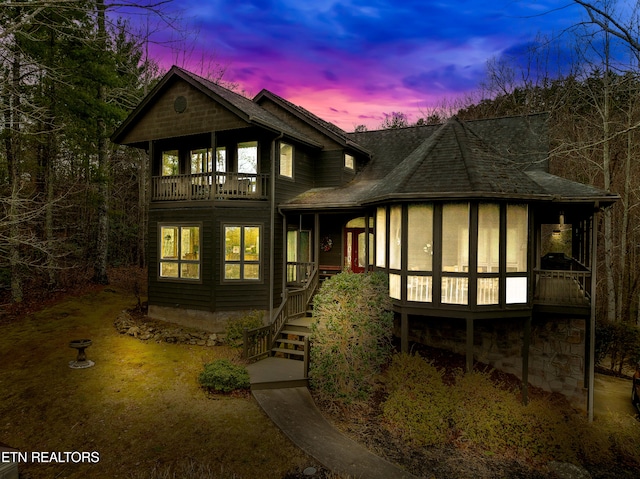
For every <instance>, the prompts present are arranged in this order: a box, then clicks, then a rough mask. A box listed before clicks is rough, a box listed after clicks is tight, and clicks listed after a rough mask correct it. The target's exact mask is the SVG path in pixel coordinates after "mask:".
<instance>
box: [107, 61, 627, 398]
mask: <svg viewBox="0 0 640 479" xmlns="http://www.w3.org/2000/svg"><path fill="white" fill-rule="evenodd" d="M546 119H547V117H546V115H542V114H541V115H532V116H527V117H511V118H500V119H491V120H477V121H469V122H463V121H460V120H458V119H457V118H453V119H451V120H449V121H448V122H446V123H445V124H443V125H428V126H420V127H410V128H403V129H390V130H380V131H371V132H358V133H346V132H344V131H343V130H341V129H340V128H338V127H336V126H335V125H333V124H330V123H328V122H325V121H323V120H321V119H320V118H318V117H317V116H315V115H313V114H311V113H310V112H308V111H307V110H305V109H303V108H301V107H298V106H296V105H294V104H292V103H290V102H288V101H286V100H285V99H283V98H280V97H279V96H277V95H275V94H273V93H271V92H269V91H266V90H263V91H262V92H260V93H259V94H258V95H257V96H256V97H255V98H254V99H253V100H250V99H247V98H245V97H243V96H241V95H238V94H236V93H234V92H231V91H229V90H227V89H225V88H223V87H221V86H219V85H216V84H214V83H212V82H210V81H208V80H205V79H203V78H201V77H199V76H196V75H194V74H192V73H189V72H187V71H185V70H183V69H180V68H177V67H173V68H172V69H171V70H170V71H169V72H168V73H167V74H166V75H165V76H164V78H163V79H162V80H161V81H160V82H159V83H158V85H157V86H156V87H155V88H154V89H153V91H152V92H151V93H150V94H149V95H148V96H147V97H146V98H145V99H144V101H143V102H142V103H141V104H140V105H139V106H138V108H137V109H136V110H135V111H134V112H133V113H132V114H131V115H130V116H129V118H128V119H127V120H126V121H125V122H124V123H123V124H122V125H121V126H120V128H119V129H118V130H117V131H116V132H115V133H114V134H113V136H112V139H113V141H114V142H116V143H119V144H124V145H129V146H134V147H137V148H142V149H145V150H146V151H147V152H148V155H149V159H150V162H151V167H150V168H149V171H150V178H149V184H150V188H151V200H150V201H151V202H150V208H149V222H148V225H149V226H148V228H149V231H148V233H149V234H148V237H149V246H148V262H149V315H150V316H153V317H157V318H160V319H167V320H171V321H174V322H181V323H184V324H191V325H198V326H201V327H205V328H207V329H209V330H214V331H215V330H222V328H223V327H224V324H225V322H226V321H229V320H233V318H234V317H237V316H238V315H241V314H245V313H246V312H247V311H251V310H261V311H265V313H266V315H265V317H266V318H267V321H273V322H274V324H276V328H278V327H280V326H281V323H282V322H283V321H286V319H287V315H288V314H290V312H291V311H292V310H291V309H290V308H289V309H287V306H286V305H285V302H286V300H287V299H290V298H292V297H293V296H294V295H295V294H296V292H299V291H301V290H304V289H307V290H308V289H313V287H315V285H316V284H317V281H318V278H321V277H326V276H329V275H331V274H334V273H335V272H338V271H345V270H349V271H352V272H355V273H358V272H365V271H373V270H382V271H385V272H386V273H388V275H389V284H390V288H389V294H390V296H391V298H392V299H393V302H394V310H395V312H396V314H397V318H398V334H399V336H400V337H401V340H402V345H403V348H406V347H407V344H408V341H409V340H410V339H417V340H422V341H424V342H429V343H433V344H434V345H438V346H445V347H452V348H453V349H456V348H457V346H456V344H458V343H460V344H461V345H462V346H461V351H462V352H466V353H467V357H468V363H469V364H470V363H471V361H473V360H474V358H475V359H476V360H477V359H486V360H488V361H489V362H491V363H493V364H496V365H497V367H501V366H502V367H503V369H507V370H509V369H510V367H509V366H506V367H505V364H506V363H507V362H506V361H505V364H501V362H500V361H501V360H498V359H496V358H497V357H498V356H499V355H500V354H501V355H502V357H503V358H504V357H505V355H506V356H509V354H510V353H505V349H509V348H508V347H507V348H505V347H502V346H500V344H502V343H504V342H505V340H504V338H503V339H499V340H495V335H496V333H495V331H493V332H489V333H487V336H486V337H489V338H492V337H493V338H494V339H493V340H491V339H489V344H487V341H486V340H485V339H486V337H485V335H484V332H483V331H484V330H485V329H486V330H487V331H492V325H494V324H500V325H501V326H500V327H501V328H503V329H502V331H504V335H505V338H507V339H509V338H513V337H515V343H516V345H515V346H514V347H515V348H516V349H517V350H518V351H520V350H526V351H528V349H529V345H530V344H531V345H533V346H534V349H535V348H536V347H537V346H535V345H536V340H537V339H540V338H541V341H545V340H548V339H549V337H551V336H553V337H554V338H556V339H557V337H556V336H557V335H555V334H556V333H557V330H558V327H557V324H562V325H563V327H562V328H560V329H562V331H565V332H566V331H568V332H567V333H566V338H565V339H566V341H561V342H562V343H563V345H561V346H559V347H561V348H565V346H566V349H567V351H564V352H565V353H568V356H569V359H568V360H567V362H568V363H575V356H576V355H577V356H580V357H581V358H582V363H581V365H580V366H579V367H578V369H579V371H578V372H577V374H576V371H575V369H576V368H575V366H571V367H573V369H574V371H573V373H571V374H569V375H568V376H567V375H566V374H565V375H561V377H560V378H559V379H558V377H556V376H557V375H556V376H554V377H552V378H546V379H545V378H543V379H540V380H538V379H536V381H537V382H538V383H539V384H536V385H540V386H541V387H546V388H547V389H550V390H557V389H560V390H561V392H565V393H566V392H567V389H572V388H573V389H575V390H576V391H579V390H581V389H582V388H584V386H585V384H574V382H578V383H579V382H580V381H579V380H576V379H575V376H576V375H580V374H582V375H583V376H584V378H586V376H587V374H586V364H587V363H589V361H588V357H589V351H588V349H589V348H588V345H589V342H590V341H589V338H590V332H591V331H592V329H591V326H590V325H591V322H592V319H593V314H594V313H593V305H594V302H595V287H594V284H595V281H594V277H593V276H594V274H595V266H596V256H595V248H596V238H597V235H596V228H595V225H596V218H597V214H598V211H600V210H601V209H602V208H606V207H608V206H609V205H611V204H612V203H613V202H614V201H615V200H616V196H615V195H611V194H608V193H606V192H604V191H601V190H598V189H596V188H593V187H591V186H587V185H582V184H578V183H575V182H572V181H569V180H566V179H562V178H559V177H557V176H554V175H551V174H550V173H549V172H548V160H547V154H548V144H547V141H548V140H547V130H546ZM309 297H310V295H309V294H307V295H305V296H304V299H303V300H302V301H307V300H308V298H309ZM283 308H284V309H283ZM298 309H300V307H299V306H298ZM283 311H284V313H283ZM287 311H289V313H287ZM276 316H277V317H276ZM532 321H533V324H534V326H533V329H534V332H533V337H531V324H532ZM451 324H460V325H461V328H459V329H460V331H461V334H458V333H456V332H455V331H454V332H453V333H452V334H450V335H449V336H448V337H446V338H445V337H444V336H443V335H442V334H439V333H436V332H434V331H436V330H439V329H442V327H443V326H444V329H445V330H447V328H448V326H449V325H451ZM476 324H478V325H479V326H480V327H476ZM505 324H506V325H507V326H504V325H505ZM510 325H515V329H514V328H512V327H511V326H510ZM454 329H455V328H454ZM513 331H515V334H514V333H513ZM522 331H525V334H524V342H525V344H524V348H523V342H522V339H521V338H522V336H523V334H522ZM576 331H577V332H576ZM563 334H565V333H563ZM576 334H577V337H578V339H576ZM554 335H555V336H554ZM492 341H493V343H496V342H497V343H500V344H498V346H495V344H493V343H492ZM507 342H509V341H507ZM547 342H548V341H547ZM575 344H578V347H577V348H576V347H574V345H575ZM567 345H568V346H567ZM494 346H495V347H494ZM512 346H513V345H512ZM540 348H542V349H543V350H544V349H545V346H544V345H543V346H540ZM544 354H546V353H544V351H543V352H541V353H540V355H541V356H544ZM497 355H498V356H497ZM516 356H519V357H520V361H519V363H518V364H517V365H516V366H513V367H511V369H513V371H511V370H509V372H514V373H515V374H518V375H520V376H521V377H523V379H524V380H526V379H527V376H528V372H529V370H530V369H533V370H535V369H536V367H537V366H536V364H537V363H536V356H535V352H534V353H533V354H516ZM556 356H557V354H556ZM492 358H493V359H492ZM511 363H513V361H511ZM543 363H544V364H543ZM539 366H540V368H541V369H544V370H546V369H550V367H549V365H548V364H546V363H545V361H544V360H542V361H541V364H540V365H539ZM556 369H557V368H556ZM538 376H545V373H544V371H542V372H540V373H536V372H534V373H533V374H532V375H529V376H528V377H529V378H531V377H534V378H538ZM567 377H569V378H570V379H569V380H568V379H567ZM554 378H555V379H554ZM554 381H555V383H554ZM558 381H560V382H561V383H562V384H560V385H558Z"/></svg>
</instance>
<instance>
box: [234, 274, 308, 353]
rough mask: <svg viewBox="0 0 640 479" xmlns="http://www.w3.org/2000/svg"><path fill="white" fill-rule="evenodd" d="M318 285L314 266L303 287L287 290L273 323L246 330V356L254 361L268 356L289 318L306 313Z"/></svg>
mask: <svg viewBox="0 0 640 479" xmlns="http://www.w3.org/2000/svg"><path fill="white" fill-rule="evenodd" d="M317 287H318V268H317V267H314V268H313V270H312V271H311V275H310V277H309V280H308V281H307V282H306V283H305V284H304V286H303V287H301V288H298V289H294V290H288V291H286V292H285V297H284V299H283V301H282V303H281V304H280V306H279V307H278V309H276V311H275V312H274V314H273V316H272V317H271V324H268V325H266V326H262V327H260V328H254V329H245V330H244V338H243V344H244V351H243V356H244V358H245V359H248V360H250V361H253V360H257V359H262V358H264V357H267V356H268V355H269V353H270V351H271V348H273V345H274V342H275V340H276V338H277V337H278V335H279V334H280V331H282V329H283V328H284V325H285V324H286V322H287V320H288V319H293V318H297V317H300V316H304V315H305V314H306V312H307V307H308V305H309V301H311V298H312V297H313V294H314V293H315V291H316V288H317Z"/></svg>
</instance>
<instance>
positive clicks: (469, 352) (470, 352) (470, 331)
mask: <svg viewBox="0 0 640 479" xmlns="http://www.w3.org/2000/svg"><path fill="white" fill-rule="evenodd" d="M466 369H467V372H468V373H470V372H472V371H473V318H467V367H466Z"/></svg>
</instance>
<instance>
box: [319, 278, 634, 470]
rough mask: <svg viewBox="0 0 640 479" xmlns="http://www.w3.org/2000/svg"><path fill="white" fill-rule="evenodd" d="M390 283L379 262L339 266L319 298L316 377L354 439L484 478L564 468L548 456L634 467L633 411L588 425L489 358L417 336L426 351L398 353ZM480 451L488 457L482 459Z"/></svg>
mask: <svg viewBox="0 0 640 479" xmlns="http://www.w3.org/2000/svg"><path fill="white" fill-rule="evenodd" d="M387 288H388V284H387V282H386V277H385V275H382V274H380V273H374V274H365V275H363V274H352V273H341V274H338V275H336V276H334V277H333V278H332V279H330V280H327V281H325V282H324V283H323V284H322V286H321V287H320V290H319V292H318V294H317V295H316V296H315V298H314V322H313V323H312V336H311V366H310V380H311V387H312V389H313V392H314V397H315V399H316V401H317V402H318V404H320V405H321V407H322V408H323V410H324V411H325V413H326V414H327V415H329V416H330V417H332V418H333V420H334V421H336V422H337V423H338V424H339V425H341V426H342V427H343V428H344V429H345V430H346V431H347V433H350V434H352V435H353V437H354V438H355V439H356V440H358V441H360V442H362V443H365V444H367V445H368V446H369V447H370V448H372V449H373V450H374V451H375V452H376V453H378V454H380V455H382V456H385V457H387V458H388V459H390V460H391V461H395V462H398V463H400V464H402V465H403V466H405V467H407V468H408V470H410V471H411V472H412V473H414V474H416V475H417V476H419V477H478V474H479V473H480V472H481V471H482V467H485V468H486V472H483V473H482V474H481V475H482V476H483V477H526V478H529V477H531V478H532V477H556V476H554V475H553V474H554V473H553V472H550V471H549V467H548V465H549V464H550V463H567V464H573V465H579V466H581V467H587V468H590V469H591V471H592V472H593V477H609V476H606V475H601V474H600V473H601V472H602V471H614V473H615V476H611V477H623V478H624V477H629V478H631V477H634V475H635V473H636V471H637V468H639V467H640V459H639V458H640V427H639V426H638V423H637V421H635V420H634V418H633V417H631V416H622V415H609V416H607V417H602V418H599V419H598V421H597V423H591V424H590V423H589V422H588V421H587V419H586V418H585V416H584V414H581V413H579V412H577V411H575V410H574V409H573V408H571V407H570V405H569V404H568V403H567V402H566V400H564V399H563V398H562V397H560V396H554V395H551V394H548V393H545V392H543V391H540V390H536V389H535V388H532V389H533V390H532V393H531V399H530V401H529V402H528V404H527V405H523V404H522V397H521V393H520V382H519V381H518V380H517V378H515V377H512V376H509V375H506V374H501V373H499V372H497V371H491V369H490V368H488V367H484V371H480V370H477V371H474V372H472V373H469V374H467V373H465V372H464V370H463V367H464V366H463V364H464V361H463V358H460V357H457V356H455V355H446V354H442V353H441V352H437V351H436V350H433V349H431V348H426V347H424V346H419V345H416V346H417V348H418V349H422V351H423V352H424V353H425V355H426V357H424V358H423V357H421V356H420V354H399V353H395V354H392V344H391V333H392V329H393V317H392V315H390V312H389V310H390V304H389V302H388V290H387ZM428 356H433V357H434V359H437V360H438V365H437V366H436V363H435V362H434V360H429V359H428ZM443 358H444V359H443ZM451 358H455V359H454V360H453V361H452V360H451ZM477 367H482V365H477ZM445 457H446V459H445ZM452 457H454V458H455V460H454V461H452V459H451V458H452ZM478 457H483V458H484V459H483V461H480V463H482V464H483V466H477V465H476V466H475V467H474V466H473V465H472V464H474V463H476V462H477V458H478ZM500 471H502V472H500Z"/></svg>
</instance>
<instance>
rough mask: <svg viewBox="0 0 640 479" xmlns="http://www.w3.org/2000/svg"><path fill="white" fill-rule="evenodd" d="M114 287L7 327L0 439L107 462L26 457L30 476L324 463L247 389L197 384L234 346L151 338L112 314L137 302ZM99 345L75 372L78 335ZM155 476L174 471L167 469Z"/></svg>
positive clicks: (0, 351) (225, 470)
mask: <svg viewBox="0 0 640 479" xmlns="http://www.w3.org/2000/svg"><path fill="white" fill-rule="evenodd" d="M135 302H136V299H135V298H134V297H133V296H132V295H131V296H125V295H124V294H122V293H120V292H117V291H114V290H112V289H104V290H101V291H94V292H92V293H89V294H85V295H82V296H79V297H72V298H66V299H64V300H63V301H61V302H59V303H58V304H56V305H54V306H51V307H47V308H46V309H44V310H42V311H39V312H37V313H33V314H30V315H28V316H27V317H25V318H23V319H20V320H18V321H14V322H12V323H8V324H7V323H5V324H2V325H0V364H1V365H2V367H1V369H0V418H1V419H0V442H4V443H6V444H9V445H11V446H12V447H14V448H17V449H19V450H20V451H23V452H34V451H35V452H38V451H47V452H53V451H56V452H65V451H97V452H98V453H99V458H100V460H99V462H98V463H97V464H72V463H68V464H58V463H49V464H44V463H37V464H19V469H20V472H21V474H25V476H24V477H29V478H33V479H38V478H53V477H61V478H62V477H65V478H86V477H91V478H118V477H121V478H135V477H154V476H153V471H165V472H164V473H163V474H165V473H166V474H168V471H171V470H174V469H180V468H184V467H185V464H186V465H188V467H190V468H192V469H194V470H195V469H198V470H203V471H204V470H206V471H208V474H209V473H211V474H212V475H206V476H205V475H203V476H202V477H218V478H230V477H234V478H253V477H263V478H270V477H272V478H281V477H283V476H285V475H286V474H287V473H288V472H290V471H296V470H301V469H302V468H304V467H305V466H308V465H310V464H312V463H313V462H314V461H313V460H312V459H310V458H308V457H307V456H306V455H304V453H302V452H301V451H300V450H299V449H297V448H296V447H295V446H293V445H292V444H291V443H290V442H289V440H288V439H286V438H285V437H284V435H283V434H282V433H281V432H280V431H279V430H278V429H277V428H276V427H275V426H274V425H273V424H272V423H271V421H270V420H269V419H268V418H267V417H266V415H265V414H264V413H263V412H262V410H261V409H260V408H259V406H258V404H257V403H256V402H255V401H254V400H253V399H252V398H251V397H249V396H247V397H235V396H214V398H213V399H212V398H211V397H208V396H207V394H205V393H204V392H203V390H202V389H201V388H199V387H198V383H197V376H198V374H199V373H200V371H201V370H202V368H203V365H204V364H205V363H208V362H211V361H213V360H216V359H220V358H230V359H237V356H238V352H237V350H234V349H231V348H229V347H224V346H220V347H215V348H204V347H200V346H188V345H177V344H167V343H155V342H148V343H144V342H141V341H139V340H137V339H134V338H132V337H129V336H126V335H120V334H118V333H117V332H116V331H115V329H114V327H113V320H114V319H115V317H116V316H117V314H118V312H119V311H121V310H123V309H126V308H129V307H132V306H134V305H135ZM82 338H89V339H91V340H92V341H93V345H92V346H91V347H89V348H88V349H87V350H86V353H87V358H88V359H90V360H92V361H95V366H94V367H92V368H88V369H79V370H78V369H70V368H69V367H68V363H69V361H71V360H73V359H75V354H76V351H75V350H74V349H71V348H70V347H69V341H71V340H73V339H82ZM163 474H160V475H156V476H155V477H160V476H162V477H169V476H168V475H166V476H165V475H163Z"/></svg>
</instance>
